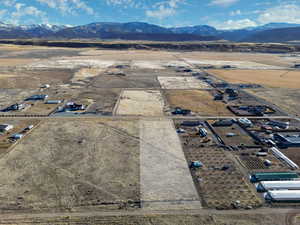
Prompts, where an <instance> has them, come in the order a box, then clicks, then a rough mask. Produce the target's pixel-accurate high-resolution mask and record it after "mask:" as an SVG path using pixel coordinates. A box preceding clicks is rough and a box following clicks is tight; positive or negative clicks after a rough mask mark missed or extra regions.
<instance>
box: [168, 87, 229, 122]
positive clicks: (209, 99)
mask: <svg viewBox="0 0 300 225" xmlns="http://www.w3.org/2000/svg"><path fill="white" fill-rule="evenodd" d="M164 93H165V96H166V99H167V102H168V105H169V107H170V108H176V107H180V108H183V109H189V110H191V111H192V112H193V113H194V114H196V115H201V116H205V115H206V116H208V115H215V116H229V115H232V113H231V112H230V111H229V110H228V109H226V105H225V104H224V103H223V102H220V101H218V102H217V101H214V100H213V96H212V95H211V94H210V93H209V92H208V91H204V90H165V91H164Z"/></svg>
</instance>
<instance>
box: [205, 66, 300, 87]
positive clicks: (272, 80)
mask: <svg viewBox="0 0 300 225" xmlns="http://www.w3.org/2000/svg"><path fill="white" fill-rule="evenodd" d="M209 73H211V74H213V75H215V76H217V77H219V78H221V79H223V80H225V81H227V82H230V83H234V84H239V83H242V84H260V85H263V86H267V87H281V88H299V87H300V71H288V70H210V71H209Z"/></svg>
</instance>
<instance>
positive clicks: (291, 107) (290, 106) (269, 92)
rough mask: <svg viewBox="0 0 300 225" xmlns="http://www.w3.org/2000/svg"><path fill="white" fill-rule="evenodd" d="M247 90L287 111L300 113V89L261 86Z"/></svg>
mask: <svg viewBox="0 0 300 225" xmlns="http://www.w3.org/2000/svg"><path fill="white" fill-rule="evenodd" d="M247 92H249V93H250V94H253V95H255V96H257V97H259V98H263V99H265V100H267V101H269V102H272V103H273V104H275V105H277V106H278V107H280V108H281V109H283V110H284V111H286V112H287V113H290V114H292V115H295V116H299V115H300V89H287V88H259V89H249V90H247Z"/></svg>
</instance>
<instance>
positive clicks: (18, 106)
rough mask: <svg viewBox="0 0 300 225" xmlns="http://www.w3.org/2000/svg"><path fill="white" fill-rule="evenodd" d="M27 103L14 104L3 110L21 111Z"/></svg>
mask: <svg viewBox="0 0 300 225" xmlns="http://www.w3.org/2000/svg"><path fill="white" fill-rule="evenodd" d="M25 107H26V105H25V104H18V103H16V104H13V105H11V106H9V107H7V108H6V109H4V110H2V112H9V111H20V110H22V109H25Z"/></svg>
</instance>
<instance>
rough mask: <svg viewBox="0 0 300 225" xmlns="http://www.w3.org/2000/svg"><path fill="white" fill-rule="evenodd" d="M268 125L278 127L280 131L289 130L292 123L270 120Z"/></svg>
mask: <svg viewBox="0 0 300 225" xmlns="http://www.w3.org/2000/svg"><path fill="white" fill-rule="evenodd" d="M267 125H269V126H271V127H278V128H280V129H284V130H286V129H289V126H290V123H289V122H281V121H275V120H270V121H269V122H267Z"/></svg>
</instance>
